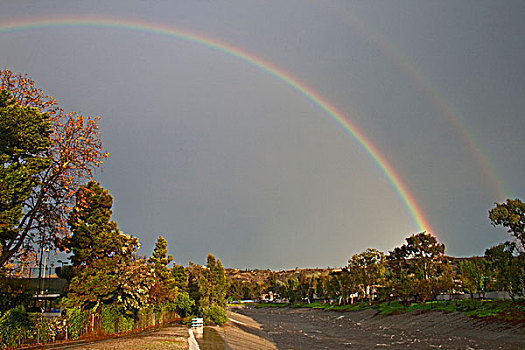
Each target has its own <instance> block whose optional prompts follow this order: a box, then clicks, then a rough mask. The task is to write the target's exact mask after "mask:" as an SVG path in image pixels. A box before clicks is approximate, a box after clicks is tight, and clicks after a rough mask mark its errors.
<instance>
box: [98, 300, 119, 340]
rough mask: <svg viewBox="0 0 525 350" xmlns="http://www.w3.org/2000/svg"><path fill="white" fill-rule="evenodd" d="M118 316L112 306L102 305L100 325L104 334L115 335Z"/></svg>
mask: <svg viewBox="0 0 525 350" xmlns="http://www.w3.org/2000/svg"><path fill="white" fill-rule="evenodd" d="M119 316H120V315H119V312H118V311H117V309H116V308H115V307H114V306H113V305H105V304H104V305H102V307H101V308H100V323H101V325H102V331H103V332H104V333H105V334H112V333H115V324H116V323H117V320H118V319H119Z"/></svg>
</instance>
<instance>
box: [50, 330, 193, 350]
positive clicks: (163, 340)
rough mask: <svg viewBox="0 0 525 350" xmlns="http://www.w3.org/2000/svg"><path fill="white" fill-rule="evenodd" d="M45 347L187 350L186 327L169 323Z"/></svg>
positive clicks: (95, 349) (114, 349) (97, 349)
mask: <svg viewBox="0 0 525 350" xmlns="http://www.w3.org/2000/svg"><path fill="white" fill-rule="evenodd" d="M47 349H76V350H78V349H81V350H106V349H112V350H187V349H188V328H187V327H184V326H181V325H176V324H175V325H169V326H165V327H162V328H159V329H156V330H152V331H146V332H143V333H138V334H133V335H129V336H123V337H120V338H112V339H106V340H100V341H95V342H91V343H85V344H68V345H66V344H64V345H62V346H58V345H57V346H56V347H50V348H47Z"/></svg>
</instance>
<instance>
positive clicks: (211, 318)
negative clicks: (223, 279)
mask: <svg viewBox="0 0 525 350" xmlns="http://www.w3.org/2000/svg"><path fill="white" fill-rule="evenodd" d="M202 317H203V318H204V323H205V324H207V325H212V326H213V325H218V326H224V324H225V323H226V321H228V317H227V316H226V310H224V308H222V307H220V306H219V305H217V304H212V305H211V306H206V307H204V308H203V309H202Z"/></svg>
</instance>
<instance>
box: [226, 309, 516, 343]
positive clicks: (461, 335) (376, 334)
mask: <svg viewBox="0 0 525 350" xmlns="http://www.w3.org/2000/svg"><path fill="white" fill-rule="evenodd" d="M236 314H237V315H236ZM241 316H244V317H246V318H245V319H241V318H240V317H241ZM230 318H233V319H238V321H241V322H242V323H244V325H243V324H239V323H238V324H235V326H236V327H238V328H240V329H241V330H242V331H244V332H249V333H250V334H252V335H254V336H260V337H263V338H265V339H266V340H267V341H268V344H271V343H274V344H275V346H276V347H277V348H278V349H282V350H288V349H312V350H315V349H374V348H389V349H469V350H470V349H487V350H488V349H525V328H524V327H518V326H512V325H509V324H504V323H489V322H486V321H482V320H476V319H472V318H469V317H466V316H464V315H462V314H461V313H449V314H445V313H441V312H422V311H415V312H411V313H409V314H402V315H392V316H382V315H378V314H377V312H376V311H375V310H364V311H357V312H344V313H342V312H336V311H323V310H313V309H291V308H282V309H281V308H279V309H278V308H260V309H256V308H253V307H238V308H234V309H231V310H230ZM249 318H251V319H252V320H253V322H254V323H253V324H252V323H250V321H249ZM226 333H227V331H226ZM227 337H228V336H227V335H226V338H225V339H227ZM232 349H233V347H232ZM244 349H271V347H268V348H263V347H258V346H257V347H251V346H246V347H244Z"/></svg>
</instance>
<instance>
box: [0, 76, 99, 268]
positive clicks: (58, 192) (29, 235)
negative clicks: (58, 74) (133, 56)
mask: <svg viewBox="0 0 525 350" xmlns="http://www.w3.org/2000/svg"><path fill="white" fill-rule="evenodd" d="M4 90H5V91H7V92H9V95H10V97H9V98H8V97H5V98H4V100H6V102H5V103H4V105H6V107H7V106H8V105H9V106H16V108H18V109H20V110H22V111H23V113H25V115H26V117H27V118H26V119H27V120H26V122H27V123H28V125H33V124H31V118H30V117H31V115H33V116H34V118H41V116H42V115H43V116H44V117H45V118H44V119H45V120H44V121H42V123H40V124H41V125H40V126H41V128H40V129H39V130H40V134H39V139H40V140H41V145H40V146H39V147H40V148H38V149H37V150H36V151H33V153H31V151H29V150H26V151H24V150H23V149H22V150H19V151H20V152H19V153H17V154H18V156H16V155H13V154H11V153H13V152H11V153H9V149H10V147H11V148H12V145H13V142H15V143H16V142H17V141H16V138H17V137H20V135H22V134H23V133H25V132H26V131H27V130H25V129H23V128H19V130H20V131H21V132H20V133H13V134H12V137H13V139H12V140H7V139H4V140H3V141H5V142H4V143H3V145H1V146H2V149H0V152H1V154H0V156H1V157H2V163H3V166H4V169H5V168H8V167H10V168H12V169H13V171H15V170H16V169H18V168H20V167H26V168H27V167H28V163H27V161H26V159H24V157H23V155H28V154H30V155H32V156H34V157H36V158H38V159H39V161H38V162H37V163H35V164H37V165H38V166H29V169H30V170H31V171H30V174H29V175H27V176H26V178H24V179H25V182H24V186H26V187H25V188H24V191H25V192H24V194H23V196H20V195H18V194H17V191H18V192H20V191H19V190H20V188H19V187H18V184H16V183H8V181H11V180H12V181H15V182H16V181H19V180H20V179H17V177H16V176H12V177H11V180H9V179H8V178H7V177H5V176H2V179H0V187H2V186H4V187H9V188H12V189H13V190H12V191H5V193H4V195H2V197H1V198H0V227H1V230H0V249H1V252H0V269H2V268H3V267H4V266H5V265H6V264H7V263H9V261H10V260H12V259H15V258H16V257H17V255H20V254H22V253H23V252H29V251H31V250H32V248H33V247H34V245H35V244H39V245H40V246H48V247H54V246H58V245H60V244H61V242H64V241H66V242H67V240H68V238H69V236H68V230H67V222H66V221H67V215H68V212H69V211H70V210H71V207H72V206H73V203H74V199H75V193H76V190H77V189H78V188H79V186H80V185H81V184H82V183H83V182H85V180H87V179H91V178H92V176H93V172H94V170H95V169H97V168H98V167H100V165H101V163H102V161H103V160H104V159H105V158H106V157H107V156H108V153H104V152H103V151H102V142H101V140H100V134H99V129H98V121H99V119H100V117H97V118H84V117H83V116H82V115H80V114H77V113H75V112H70V113H65V112H64V110H63V109H62V108H61V107H60V106H59V105H58V104H57V103H56V100H55V99H53V98H52V97H50V96H47V95H45V94H44V93H43V92H42V90H41V89H39V88H38V87H36V86H35V83H34V81H33V80H31V79H30V78H29V77H27V75H21V74H14V73H13V72H11V71H10V70H8V69H5V70H0V91H4ZM4 94H5V92H4ZM6 96H7V95H6ZM7 100H9V101H10V102H9V103H7ZM10 108H11V107H10ZM13 108H15V107H13ZM1 118H2V119H0V123H1V124H2V125H4V126H6V130H8V129H9V128H11V129H9V130H12V128H13V127H15V126H16V125H14V124H13V118H15V116H14V115H13V114H12V113H9V112H8V111H6V112H5V113H2V117H1ZM44 124H45V126H44V127H42V125H44ZM35 125H36V124H35ZM31 131H32V132H35V130H31ZM3 136H4V135H2V137H3ZM13 208H14V209H13ZM7 210H14V211H16V213H15V214H16V215H15V217H16V218H15V220H13V216H12V215H11V216H9V215H7V214H6V211H7ZM4 219H5V220H4ZM4 233H5V234H4Z"/></svg>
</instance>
